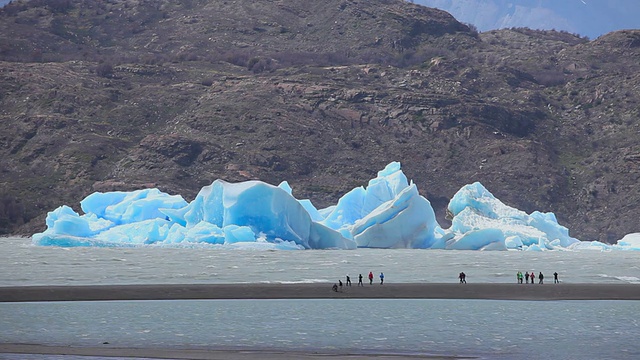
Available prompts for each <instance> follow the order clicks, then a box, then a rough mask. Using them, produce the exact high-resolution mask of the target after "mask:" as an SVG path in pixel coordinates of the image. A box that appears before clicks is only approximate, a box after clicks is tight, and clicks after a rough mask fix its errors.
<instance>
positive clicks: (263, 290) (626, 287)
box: [0, 283, 640, 302]
mask: <svg viewBox="0 0 640 360" xmlns="http://www.w3.org/2000/svg"><path fill="white" fill-rule="evenodd" d="M349 298H353V299H487V300H640V285H636V284H543V285H539V284H534V285H531V284H504V283H483V284H457V283H455V284H451V283H449V284H436V283H419V284H408V283H400V284H393V283H392V284H385V285H379V284H374V285H368V284H367V285H365V286H364V287H358V286H351V287H346V286H343V290H342V291H341V292H334V291H332V290H331V284H327V283H324V284H192V285H189V284H186V285H180V284H171V285H88V286H10V287H0V302H24V301H97V300H187V299H349Z"/></svg>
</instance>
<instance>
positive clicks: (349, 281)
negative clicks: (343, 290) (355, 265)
mask: <svg viewBox="0 0 640 360" xmlns="http://www.w3.org/2000/svg"><path fill="white" fill-rule="evenodd" d="M347 286H351V278H350V277H349V275H347Z"/></svg>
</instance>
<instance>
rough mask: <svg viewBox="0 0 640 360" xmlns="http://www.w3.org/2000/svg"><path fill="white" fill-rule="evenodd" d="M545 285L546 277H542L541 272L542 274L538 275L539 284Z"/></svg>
mask: <svg viewBox="0 0 640 360" xmlns="http://www.w3.org/2000/svg"><path fill="white" fill-rule="evenodd" d="M543 283H544V275H542V271H540V274H539V275H538V284H543Z"/></svg>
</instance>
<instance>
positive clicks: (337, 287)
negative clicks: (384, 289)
mask: <svg viewBox="0 0 640 360" xmlns="http://www.w3.org/2000/svg"><path fill="white" fill-rule="evenodd" d="M378 277H379V278H380V285H382V284H384V273H380V275H378ZM363 278H364V277H363V276H362V274H359V275H358V286H364V283H363V282H362V279H363ZM368 278H369V285H373V271H369V276H368ZM342 285H343V283H342V280H338V283H337V284H333V287H332V289H333V291H335V292H338V291H342ZM345 286H351V277H349V275H347V279H346V285H345Z"/></svg>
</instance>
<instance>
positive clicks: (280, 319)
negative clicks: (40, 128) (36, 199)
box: [0, 238, 640, 360]
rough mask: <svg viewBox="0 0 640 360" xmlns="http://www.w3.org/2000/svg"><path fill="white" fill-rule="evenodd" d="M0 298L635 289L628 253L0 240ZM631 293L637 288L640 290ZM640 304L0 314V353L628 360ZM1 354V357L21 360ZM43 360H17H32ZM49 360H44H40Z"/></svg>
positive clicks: (218, 303)
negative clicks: (506, 287)
mask: <svg viewBox="0 0 640 360" xmlns="http://www.w3.org/2000/svg"><path fill="white" fill-rule="evenodd" d="M0 249H1V250H0V264H2V265H0V286H11V285H83V284H171V283H174V284H175V283H189V284H192V283H236V282H254V283H255V282H265V283H267V282H271V283H313V282H318V283H324V282H335V281H336V280H337V279H344V276H345V275H346V274H349V275H351V277H352V279H356V277H357V274H358V273H363V274H367V273H368V272H369V271H373V272H374V273H376V274H377V273H378V272H380V271H383V272H384V273H385V275H386V277H385V282H405V283H406V282H449V281H451V282H457V274H458V273H459V272H460V271H464V272H465V273H467V274H468V278H467V279H468V281H469V282H497V283H503V282H514V281H515V273H516V272H517V271H529V272H530V271H534V272H536V273H537V272H539V271H542V272H544V273H546V274H547V275H549V274H551V273H553V272H554V271H557V272H558V273H560V279H561V281H563V282H571V283H613V282H616V283H620V282H622V283H638V284H640V267H639V265H640V262H639V261H638V260H640V253H639V252H622V251H619V252H614V251H612V252H599V251H579V252H574V251H562V252H541V253H536V252H511V251H509V252H484V251H444V250H375V249H357V250H353V251H346V250H334V251H330V250H326V251H324V250H305V251H258V250H254V251H251V250H235V251H230V250H220V249H212V248H198V249H168V248H151V247H147V248H133V249H132V248H56V247H36V246H33V245H31V242H30V239H25V238H0ZM639 286H640V285H639ZM639 310H640V302H634V301H544V302H527V301H518V302H516V301H482V300H260V301H256V300H241V301H238V300H236V301H224V300H215V301H137V302H136V301H120V302H60V303H0V343H8V342H17V343H38V344H49V345H64V346H69V345H72V346H102V345H101V344H102V343H103V342H105V341H106V342H109V346H123V347H127V346H136V347H167V346H168V347H176V348H185V347H189V348H194V347H195V348H199V347H200V348H218V349H219V348H229V349H236V348H247V349H272V350H273V349H282V350H310V349H319V350H324V351H337V352H341V353H345V352H356V353H368V352H371V353H380V352H389V353H426V354H436V355H437V354H440V355H461V356H464V355H467V356H481V357H483V358H486V359H567V360H569V359H636V358H640V353H639V352H638V349H639V348H640V346H639V345H637V344H636V342H635V341H636V339H637V338H638V335H640V333H639V329H638V323H637V321H636V317H637V314H638V311H639ZM16 356H17V355H9V354H0V358H6V359H11V360H17V359H26V357H24V356H22V357H21V356H18V357H16ZM47 357H48V356H45V357H39V356H36V355H34V357H32V358H29V359H33V360H42V359H44V358H47ZM52 358H54V357H52ZM92 360H95V359H92Z"/></svg>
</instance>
